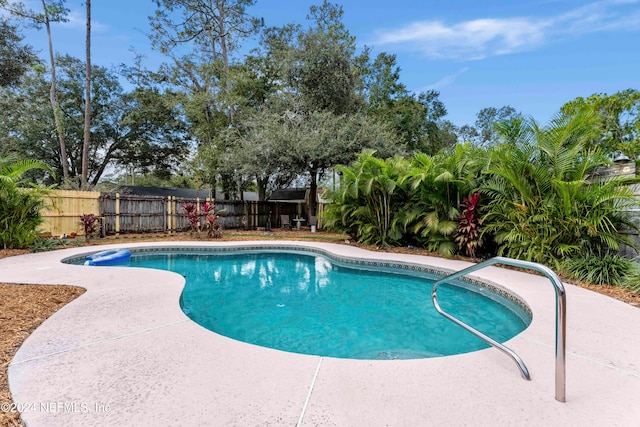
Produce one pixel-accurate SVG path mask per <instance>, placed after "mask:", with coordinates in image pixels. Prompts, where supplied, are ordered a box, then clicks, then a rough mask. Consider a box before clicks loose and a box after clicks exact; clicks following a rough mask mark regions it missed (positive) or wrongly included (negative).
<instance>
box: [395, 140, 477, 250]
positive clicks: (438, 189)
mask: <svg viewBox="0 0 640 427" xmlns="http://www.w3.org/2000/svg"><path fill="white" fill-rule="evenodd" d="M483 157H484V156H483V154H482V150H481V149H479V148H477V147H474V146H472V145H471V144H464V145H457V146H456V147H455V149H454V150H452V151H450V152H443V153H440V154H438V155H436V156H428V155H426V154H423V153H419V154H416V155H414V158H413V161H412V163H411V168H410V170H409V171H408V173H407V175H406V176H405V178H404V179H405V180H407V181H408V183H409V185H410V189H411V199H410V200H409V201H408V203H407V204H406V206H405V208H404V209H403V210H402V211H401V212H400V218H399V220H400V221H401V222H402V224H403V226H404V227H405V230H407V232H408V233H409V234H410V236H412V239H414V240H415V241H416V242H417V244H419V245H421V246H424V247H426V248H427V249H429V250H431V251H437V252H440V253H441V254H443V255H445V256H450V255H453V254H454V253H455V252H456V249H457V245H456V243H455V233H456V230H457V226H458V216H459V215H460V211H459V210H458V206H459V204H460V202H461V201H462V200H461V198H462V194H468V193H469V192H471V191H473V189H474V188H475V186H476V185H477V179H478V178H479V176H480V171H481V170H482V167H483V166H484V161H483Z"/></svg>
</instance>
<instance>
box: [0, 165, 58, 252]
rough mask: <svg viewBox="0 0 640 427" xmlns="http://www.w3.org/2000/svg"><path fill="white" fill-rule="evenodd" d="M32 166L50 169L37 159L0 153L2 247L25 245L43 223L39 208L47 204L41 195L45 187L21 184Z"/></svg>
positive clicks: (24, 182)
mask: <svg viewBox="0 0 640 427" xmlns="http://www.w3.org/2000/svg"><path fill="white" fill-rule="evenodd" d="M34 169H42V170H48V171H50V168H49V166H47V165H46V164H44V163H42V162H40V161H38V160H17V159H16V157H15V156H6V157H0V244H1V245H2V247H4V248H5V249H16V248H26V247H28V246H29V245H30V244H31V243H32V242H33V241H34V240H35V238H36V229H37V228H38V226H39V225H40V224H41V223H42V217H41V215H40V211H41V210H42V209H43V208H44V207H46V203H45V201H44V199H43V197H42V196H43V194H45V193H46V189H41V188H37V187H35V186H33V185H31V186H27V187H24V186H23V185H25V184H28V181H27V180H26V178H25V175H26V174H27V172H29V171H31V170H34Z"/></svg>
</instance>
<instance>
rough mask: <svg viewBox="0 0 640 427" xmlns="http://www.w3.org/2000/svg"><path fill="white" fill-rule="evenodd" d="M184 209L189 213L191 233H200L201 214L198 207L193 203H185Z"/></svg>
mask: <svg viewBox="0 0 640 427" xmlns="http://www.w3.org/2000/svg"><path fill="white" fill-rule="evenodd" d="M182 209H184V211H185V212H186V213H187V218H188V219H189V225H190V226H191V231H192V232H194V233H196V234H198V233H200V212H198V206H197V205H195V204H193V203H184V204H183V205H182Z"/></svg>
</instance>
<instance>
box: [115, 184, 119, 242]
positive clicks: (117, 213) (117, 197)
mask: <svg viewBox="0 0 640 427" xmlns="http://www.w3.org/2000/svg"><path fill="white" fill-rule="evenodd" d="M115 225H116V236H119V235H120V193H116V224H115Z"/></svg>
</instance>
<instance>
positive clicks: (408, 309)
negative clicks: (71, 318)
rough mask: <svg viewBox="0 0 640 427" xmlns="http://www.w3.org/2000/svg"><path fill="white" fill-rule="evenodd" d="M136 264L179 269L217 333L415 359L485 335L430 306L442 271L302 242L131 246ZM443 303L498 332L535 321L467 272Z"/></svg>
mask: <svg viewBox="0 0 640 427" xmlns="http://www.w3.org/2000/svg"><path fill="white" fill-rule="evenodd" d="M130 265H131V266H132V267H145V268H155V269H163V270H169V271H173V272H177V273H179V274H182V275H183V276H185V278H186V285H185V288H184V291H183V293H182V296H181V300H180V305H181V308H182V310H183V311H184V312H185V314H187V316H189V317H190V318H191V319H192V320H193V321H195V322H196V323H198V324H200V325H202V326H203V327H205V328H207V329H209V330H211V331H213V332H216V333H218V334H221V335H224V336H227V337H229V338H233V339H236V340H240V341H244V342H247V343H250V344H255V345H260V346H264V347H270V348H275V349H278V350H284V351H289V352H295V353H302V354H312V355H320V356H330V357H339V358H352V359H414V358H427V357H437V356H445V355H452V354H460V353H466V352H471V351H475V350H479V349H482V348H486V347H487V345H486V344H485V343H484V342H483V341H481V340H479V339H478V338H476V337H475V336H473V335H472V334H470V333H468V332H466V331H464V330H463V329H462V328H460V327H458V326H456V325H455V324H453V323H451V322H450V321H448V320H447V319H445V318H444V317H442V316H440V315H439V314H437V313H436V312H435V310H434V309H433V305H432V303H431V300H430V292H431V288H432V283H433V280H434V279H436V278H437V277H438V276H436V275H434V274H433V273H429V272H426V271H419V270H416V271H413V270H411V271H408V270H406V269H399V268H397V267H396V268H394V267H391V266H385V265H384V264H382V263H377V264H376V265H362V264H355V263H352V262H348V261H346V260H338V259H334V258H332V257H329V256H327V255H325V254H320V253H312V252H305V251H291V250H282V249H279V250H276V249H270V250H267V249H261V250H250V249H242V250H235V251H228V250H225V251H220V250H218V251H211V250H209V251H193V250H191V251H185V250H181V251H157V250H155V251H143V252H134V253H133V256H132V257H131V264H130ZM440 299H441V304H442V305H443V307H444V308H445V309H447V310H449V311H451V312H452V313H454V314H456V315H457V316H459V317H460V318H461V319H463V320H464V321H466V322H467V323H469V324H471V325H473V326H474V327H476V328H477V329H479V330H480V331H482V332H484V333H487V334H489V335H491V336H492V337H494V338H495V339H497V340H498V341H500V342H504V341H506V340H508V339H510V338H512V337H513V336H515V335H517V334H518V333H519V332H521V331H522V330H524V329H525V328H526V327H527V326H528V325H529V323H530V322H531V315H530V312H528V310H527V309H526V308H525V306H524V305H523V304H518V303H516V302H514V300H513V298H509V297H507V296H505V295H501V294H499V293H496V292H493V291H491V290H490V289H488V288H486V287H482V286H481V287H478V286H472V285H470V284H465V283H464V282H457V283H456V284H455V285H446V286H443V287H442V288H441V289H440Z"/></svg>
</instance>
